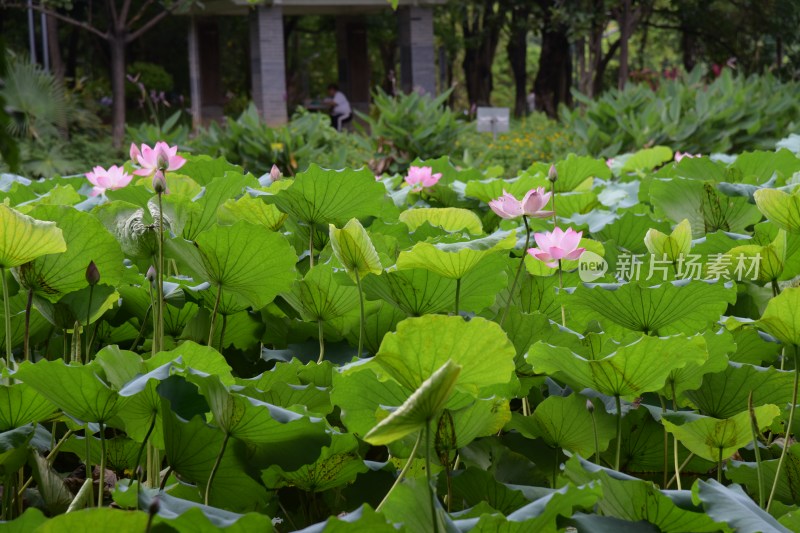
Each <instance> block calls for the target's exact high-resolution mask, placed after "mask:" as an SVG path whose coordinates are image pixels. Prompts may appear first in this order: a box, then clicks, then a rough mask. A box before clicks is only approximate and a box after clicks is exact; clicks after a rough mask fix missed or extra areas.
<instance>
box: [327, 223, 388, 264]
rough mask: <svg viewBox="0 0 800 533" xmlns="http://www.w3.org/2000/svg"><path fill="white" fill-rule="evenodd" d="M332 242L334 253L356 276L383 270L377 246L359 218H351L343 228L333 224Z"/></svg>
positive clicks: (330, 227) (331, 228)
mask: <svg viewBox="0 0 800 533" xmlns="http://www.w3.org/2000/svg"><path fill="white" fill-rule="evenodd" d="M329 229H330V242H331V247H332V248H333V254H334V255H335V256H336V259H338V260H339V262H340V263H341V264H342V266H344V268H345V269H346V270H347V272H348V273H349V274H350V275H351V276H353V277H354V278H363V277H364V276H366V275H367V274H376V275H377V274H380V273H381V272H383V267H382V266H381V260H380V258H379V257H378V252H377V251H376V250H375V246H374V245H373V244H372V241H371V240H370V238H369V235H368V234H367V231H366V230H365V229H364V226H362V225H361V222H359V221H358V219H355V218H351V219H350V220H349V221H348V222H347V224H345V226H344V227H343V228H342V229H338V228H337V227H336V226H334V225H333V224H331V225H330V226H329Z"/></svg>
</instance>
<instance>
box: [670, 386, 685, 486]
mask: <svg viewBox="0 0 800 533" xmlns="http://www.w3.org/2000/svg"><path fill="white" fill-rule="evenodd" d="M670 384H671V386H672V410H673V411H677V410H678V397H677V395H676V394H675V380H674V379H673V380H672V381H671V382H670ZM678 449H679V446H678V437H676V436H675V435H673V436H672V456H673V460H674V461H675V481H676V483H677V484H678V490H683V488H682V487H681V466H680V464H679V457H678Z"/></svg>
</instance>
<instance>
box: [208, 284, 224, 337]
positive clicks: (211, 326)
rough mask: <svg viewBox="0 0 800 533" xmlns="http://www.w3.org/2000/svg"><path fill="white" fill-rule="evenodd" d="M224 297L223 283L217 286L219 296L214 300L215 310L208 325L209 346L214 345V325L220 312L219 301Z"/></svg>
mask: <svg viewBox="0 0 800 533" xmlns="http://www.w3.org/2000/svg"><path fill="white" fill-rule="evenodd" d="M221 299H222V285H219V286H218V287H217V297H216V299H215V300H214V310H213V311H211V324H209V326H208V343H207V344H208V346H213V344H212V343H213V342H214V325H215V324H216V322H217V313H218V312H219V301H220V300H221Z"/></svg>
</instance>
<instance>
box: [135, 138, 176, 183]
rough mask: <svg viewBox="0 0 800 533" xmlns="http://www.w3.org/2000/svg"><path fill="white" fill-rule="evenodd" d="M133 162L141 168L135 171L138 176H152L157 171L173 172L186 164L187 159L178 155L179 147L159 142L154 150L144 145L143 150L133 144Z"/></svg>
mask: <svg viewBox="0 0 800 533" xmlns="http://www.w3.org/2000/svg"><path fill="white" fill-rule="evenodd" d="M131 161H133V162H134V163H138V164H139V166H140V167H141V168H139V169H137V170H134V171H133V173H134V174H136V175H137V176H152V175H153V174H155V172H156V170H162V171H165V172H166V171H169V172H173V171H175V170H178V169H179V168H181V167H182V166H183V164H184V163H186V159H184V158H183V157H181V156H179V155H178V147H177V146H170V145H168V144H167V143H165V142H163V141H159V142H157V143H156V145H155V146H154V147H153V148H150V147H149V146H147V145H146V144H143V145H142V147H141V150H140V149H139V147H138V146H136V145H135V144H131Z"/></svg>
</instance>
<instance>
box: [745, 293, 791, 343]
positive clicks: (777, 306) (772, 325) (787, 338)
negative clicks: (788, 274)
mask: <svg viewBox="0 0 800 533" xmlns="http://www.w3.org/2000/svg"><path fill="white" fill-rule="evenodd" d="M756 324H757V325H758V327H760V328H761V329H763V330H764V331H766V332H767V333H769V334H770V335H772V336H773V337H775V338H776V339H778V340H779V341H781V342H782V343H784V344H791V345H794V346H800V287H791V288H787V289H785V290H784V291H782V292H781V293H780V294H779V295H778V296H776V297H774V298H772V299H771V300H770V301H769V303H768V304H767V308H766V309H765V310H764V313H763V314H762V315H761V319H760V320H759V321H758V322H757V323H756Z"/></svg>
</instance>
